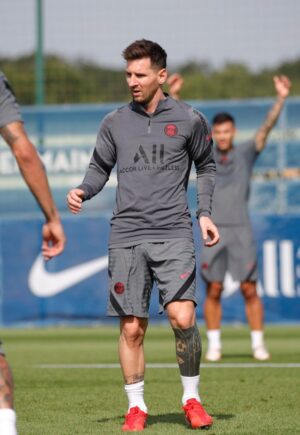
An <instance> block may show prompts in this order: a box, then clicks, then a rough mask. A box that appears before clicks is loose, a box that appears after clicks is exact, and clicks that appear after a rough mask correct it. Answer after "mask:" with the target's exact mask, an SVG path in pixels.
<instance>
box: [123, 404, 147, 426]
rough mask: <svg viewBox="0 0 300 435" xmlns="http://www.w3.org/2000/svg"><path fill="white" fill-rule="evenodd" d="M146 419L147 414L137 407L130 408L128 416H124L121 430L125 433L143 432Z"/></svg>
mask: <svg viewBox="0 0 300 435" xmlns="http://www.w3.org/2000/svg"><path fill="white" fill-rule="evenodd" d="M147 417H148V414H146V413H145V412H143V411H142V410H141V409H140V408H139V407H138V406H134V407H133V408H130V409H129V412H128V414H127V415H125V422H124V424H123V426H122V430H123V431H127V432H137V431H139V430H144V429H145V427H146V420H147Z"/></svg>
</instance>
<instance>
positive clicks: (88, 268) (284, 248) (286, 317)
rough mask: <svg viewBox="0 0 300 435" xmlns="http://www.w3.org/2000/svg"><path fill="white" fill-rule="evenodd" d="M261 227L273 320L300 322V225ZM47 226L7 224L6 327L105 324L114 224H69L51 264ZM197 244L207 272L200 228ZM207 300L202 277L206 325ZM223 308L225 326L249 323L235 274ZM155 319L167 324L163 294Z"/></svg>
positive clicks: (2, 236) (1, 229)
mask: <svg viewBox="0 0 300 435" xmlns="http://www.w3.org/2000/svg"><path fill="white" fill-rule="evenodd" d="M253 224H254V231H255V234H256V240H257V249H258V262H259V271H260V279H259V284H258V291H259V293H260V295H261V297H262V300H263V303H264V307H265V320H266V322H294V321H299V317H300V316H299V313H300V235H299V230H298V229H299V227H300V218H298V217H286V216H285V217H279V216H269V217H258V216H255V217H254V218H253ZM41 225H42V220H40V219H34V220H32V219H31V220H22V221H19V220H6V219H4V220H2V221H1V226H0V246H1V267H2V282H1V293H2V306H1V313H0V314H1V316H2V324H3V325H10V324H16V323H20V322H30V323H34V322H39V323H40V322H49V321H54V322H55V321H68V320H72V321H76V320H99V319H105V318H106V305H107V295H108V276H107V264H108V261H107V242H108V237H109V221H108V220H107V219H106V218H100V217H91V216H87V217H83V216H81V217H77V216H76V217H70V218H66V219H64V225H65V229H66V234H67V237H68V244H67V247H66V250H65V252H64V253H63V254H62V255H61V256H60V257H58V258H55V259H53V260H51V261H50V262H48V263H44V262H43V260H42V259H41V257H40V245H41V240H40V230H41ZM195 239H196V248H197V253H198V261H197V263H198V265H199V263H200V260H199V256H200V255H201V246H200V237H199V230H198V228H197V224H196V225H195ZM198 271H199V268H198ZM204 293H205V291H204V285H203V283H202V282H201V279H200V278H199V274H198V286H197V294H198V300H199V304H198V308H197V314H198V317H199V318H202V306H203V301H204ZM222 303H223V320H224V321H225V322H233V321H241V322H243V321H245V314H244V303H243V299H242V297H241V295H240V292H239V284H238V282H234V280H233V279H232V277H230V276H229V275H227V276H226V279H225V290H224V294H223V302H222ZM150 314H151V316H152V317H154V318H156V319H162V318H164V317H161V316H159V315H158V295H157V290H156V289H154V290H153V295H152V302H151V308H150Z"/></svg>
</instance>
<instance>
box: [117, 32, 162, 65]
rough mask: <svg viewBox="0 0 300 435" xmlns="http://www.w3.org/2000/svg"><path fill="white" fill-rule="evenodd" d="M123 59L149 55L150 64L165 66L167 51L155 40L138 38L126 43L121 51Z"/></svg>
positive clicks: (134, 58)
mask: <svg viewBox="0 0 300 435" xmlns="http://www.w3.org/2000/svg"><path fill="white" fill-rule="evenodd" d="M122 55H123V57H124V59H125V60H126V61H127V62H128V61H129V60H136V59H143V58H144V57H149V58H150V60H151V64H152V66H157V67H158V68H166V67H167V53H166V52H165V50H164V49H163V48H162V47H161V46H160V45H159V44H157V43H156V42H153V41H148V40H147V39H139V40H138V41H134V42H133V43H132V44H130V45H128V47H126V48H125V50H124V51H123V53H122Z"/></svg>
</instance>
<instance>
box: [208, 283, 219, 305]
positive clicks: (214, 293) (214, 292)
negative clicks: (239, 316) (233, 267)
mask: <svg viewBox="0 0 300 435" xmlns="http://www.w3.org/2000/svg"><path fill="white" fill-rule="evenodd" d="M222 291H223V284H222V283H221V282H218V281H213V282H209V283H208V285H207V288H206V294H207V298H208V299H213V300H214V301H217V302H219V301H220V299H221V294H222Z"/></svg>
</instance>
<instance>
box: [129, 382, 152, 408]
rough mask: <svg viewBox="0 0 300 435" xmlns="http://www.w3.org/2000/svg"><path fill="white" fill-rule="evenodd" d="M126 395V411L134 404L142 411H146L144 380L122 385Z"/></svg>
mask: <svg viewBox="0 0 300 435" xmlns="http://www.w3.org/2000/svg"><path fill="white" fill-rule="evenodd" d="M124 388H125V391H126V394H127V397H128V411H129V409H130V408H133V407H134V406H138V407H139V408H140V409H141V410H142V411H144V412H147V406H146V404H145V402H144V381H141V382H136V383H135V384H127V385H125V386H124Z"/></svg>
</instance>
